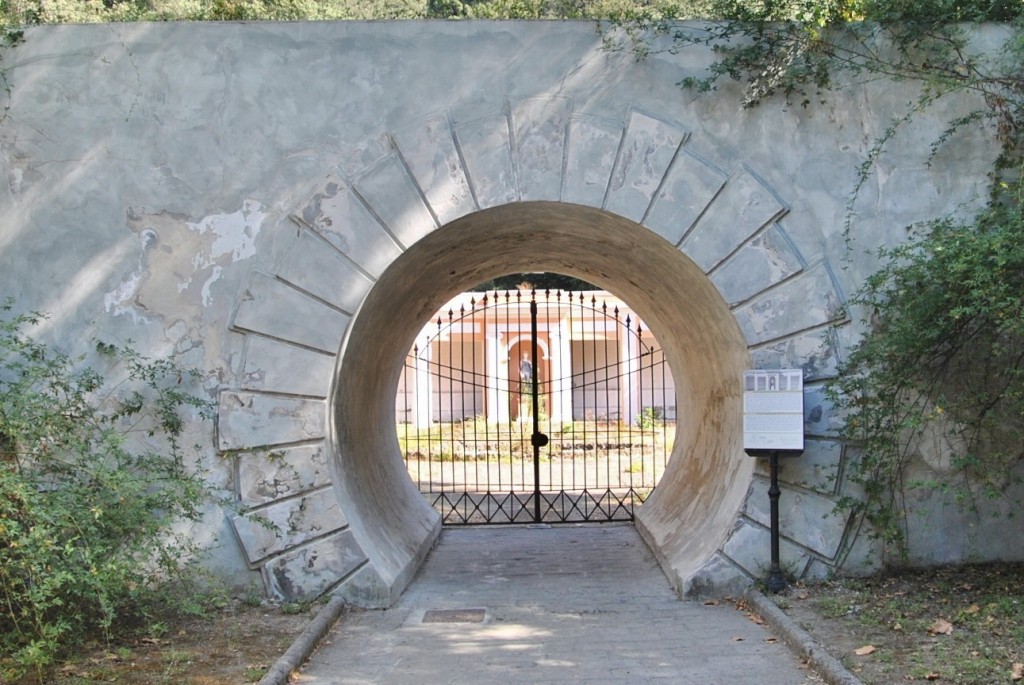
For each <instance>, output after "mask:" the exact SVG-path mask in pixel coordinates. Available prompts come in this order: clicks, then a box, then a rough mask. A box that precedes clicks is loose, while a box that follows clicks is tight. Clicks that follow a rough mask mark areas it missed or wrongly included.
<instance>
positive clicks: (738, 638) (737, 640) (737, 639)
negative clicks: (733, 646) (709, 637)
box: [732, 635, 743, 642]
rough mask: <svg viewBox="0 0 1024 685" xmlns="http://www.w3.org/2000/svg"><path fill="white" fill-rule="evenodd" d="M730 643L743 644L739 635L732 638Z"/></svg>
mask: <svg viewBox="0 0 1024 685" xmlns="http://www.w3.org/2000/svg"><path fill="white" fill-rule="evenodd" d="M732 641H733V642H743V638H742V637H740V636H739V635H737V636H736V637H734V638H733V639H732Z"/></svg>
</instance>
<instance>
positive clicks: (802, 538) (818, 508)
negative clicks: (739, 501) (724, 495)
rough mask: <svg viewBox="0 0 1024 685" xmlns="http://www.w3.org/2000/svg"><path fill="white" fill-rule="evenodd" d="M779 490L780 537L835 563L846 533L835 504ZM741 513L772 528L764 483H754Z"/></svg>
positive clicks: (793, 490) (803, 492)
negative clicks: (743, 512)
mask: <svg viewBox="0 0 1024 685" xmlns="http://www.w3.org/2000/svg"><path fill="white" fill-rule="evenodd" d="M780 489H781V490H782V493H781V494H780V496H779V532H780V535H781V536H782V537H784V538H788V539H789V540H792V541H793V542H795V543H796V544H798V545H801V546H803V547H806V548H807V549H809V550H812V551H813V552H814V553H815V554H817V555H818V556H820V557H822V558H824V559H834V558H835V557H836V553H837V552H838V551H839V546H840V545H841V544H842V541H843V533H844V531H845V529H846V516H845V515H844V514H843V513H841V512H837V511H836V502H835V500H834V499H833V498H832V497H826V496H824V495H820V494H818V493H815V492H809V491H806V490H798V489H796V488H793V487H789V486H788V485H786V484H783V483H780ZM744 509H745V513H746V515H747V516H749V517H750V518H751V519H752V520H753V521H756V522H757V523H759V524H761V525H762V526H764V527H766V528H769V527H771V515H770V500H769V499H768V481H767V480H763V479H761V478H755V479H754V481H753V482H752V483H751V485H750V492H749V494H748V495H747V502H746V505H745V507H744Z"/></svg>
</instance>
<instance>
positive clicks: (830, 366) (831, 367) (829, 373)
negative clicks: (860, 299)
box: [750, 327, 839, 381]
mask: <svg viewBox="0 0 1024 685" xmlns="http://www.w3.org/2000/svg"><path fill="white" fill-rule="evenodd" d="M750 358H751V359H752V360H753V362H754V367H755V368H758V369H794V368H802V369H803V370H804V380H805V381H814V380H820V379H822V378H831V377H833V376H835V375H836V368H837V367H838V365H839V343H838V341H837V340H836V335H835V331H833V330H832V328H831V327H826V328H819V329H817V330H812V331H805V332H804V333H801V334H799V335H796V336H794V337H792V338H787V339H785V340H778V341H776V342H773V343H769V344H768V345H765V346H764V347H759V348H757V349H755V350H751V351H750Z"/></svg>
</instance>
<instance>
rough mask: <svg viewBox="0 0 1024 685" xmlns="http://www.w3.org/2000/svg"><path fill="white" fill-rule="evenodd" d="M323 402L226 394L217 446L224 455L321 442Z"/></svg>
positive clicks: (219, 417)
mask: <svg viewBox="0 0 1024 685" xmlns="http://www.w3.org/2000/svg"><path fill="white" fill-rule="evenodd" d="M325 421H326V406H325V403H324V401H323V400H311V399H302V398H295V397H278V396H275V395H264V394H261V393H252V392H242V391H233V390H225V391H223V392H221V394H220V402H219V406H218V410H217V445H218V447H219V448H220V450H222V451H230V450H244V449H251V448H254V447H265V446H273V445H285V444H289V443H298V442H309V441H312V440H322V439H323V438H324V434H325Z"/></svg>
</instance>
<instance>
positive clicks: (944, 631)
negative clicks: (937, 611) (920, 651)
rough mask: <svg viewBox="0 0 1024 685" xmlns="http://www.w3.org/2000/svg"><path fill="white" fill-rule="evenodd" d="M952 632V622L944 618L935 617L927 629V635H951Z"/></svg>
mask: <svg viewBox="0 0 1024 685" xmlns="http://www.w3.org/2000/svg"><path fill="white" fill-rule="evenodd" d="M952 633H953V624H952V623H950V622H949V621H947V620H946V619H944V618H937V619H935V623H933V624H932V625H931V628H929V629H928V634H929V635H951V634H952Z"/></svg>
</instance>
